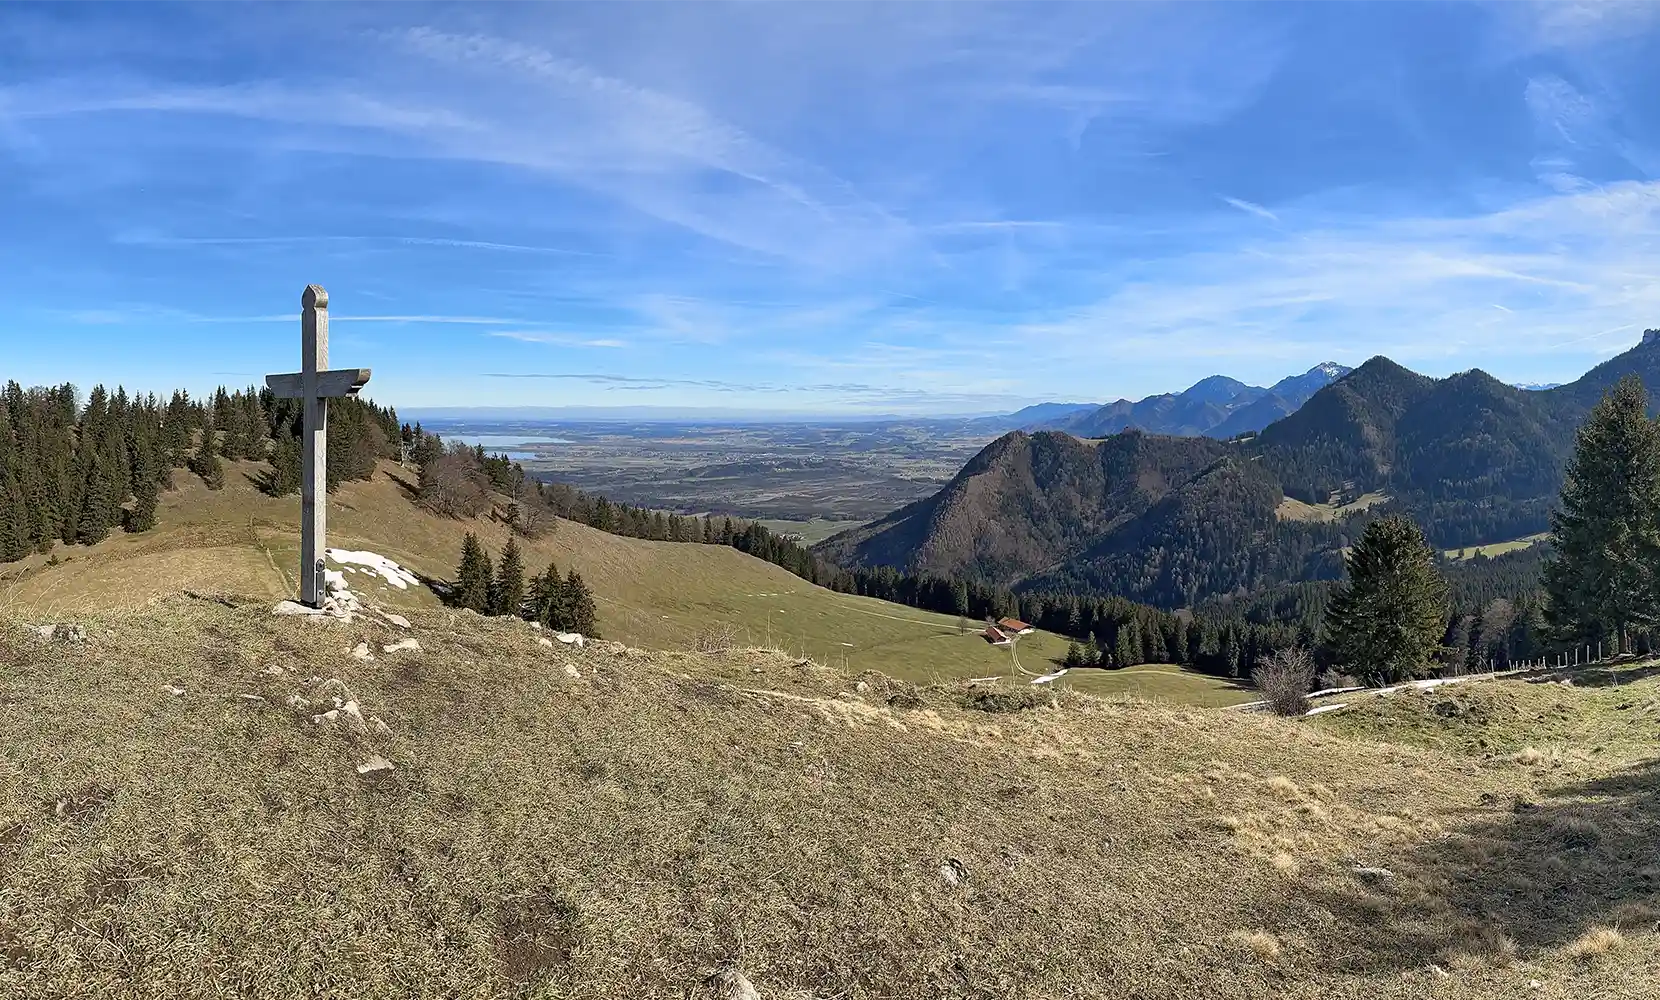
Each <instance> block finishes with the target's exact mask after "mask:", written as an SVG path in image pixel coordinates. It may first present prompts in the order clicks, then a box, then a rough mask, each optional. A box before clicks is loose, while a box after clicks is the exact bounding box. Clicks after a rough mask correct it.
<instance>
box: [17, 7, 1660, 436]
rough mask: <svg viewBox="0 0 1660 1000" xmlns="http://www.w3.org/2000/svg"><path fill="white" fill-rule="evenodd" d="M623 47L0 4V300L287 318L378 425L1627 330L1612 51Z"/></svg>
mask: <svg viewBox="0 0 1660 1000" xmlns="http://www.w3.org/2000/svg"><path fill="white" fill-rule="evenodd" d="M633 10H634V9H633V8H626V7H608V6H592V7H590V6H578V5H560V6H549V7H530V6H518V7H513V6H502V7H473V8H467V9H466V11H465V13H463V12H461V11H460V10H459V9H449V8H419V9H415V8H400V7H370V8H362V9H359V10H358V11H356V12H355V13H354V14H353V15H352V16H351V18H350V23H351V31H350V33H347V32H344V31H342V32H334V31H330V30H322V31H319V30H318V29H317V27H316V25H315V24H313V23H312V21H311V19H310V18H309V17H308V16H306V15H305V14H304V13H302V12H297V11H294V10H292V9H289V8H281V7H274V6H273V7H247V8H241V9H239V11H238V13H237V16H235V17H231V16H226V15H219V14H217V13H216V12H215V11H214V9H212V8H198V9H192V10H191V11H190V12H189V13H188V14H180V15H179V16H178V18H176V19H173V20H167V19H165V18H162V19H159V20H155V21H153V22H152V21H151V20H150V19H151V18H160V15H153V14H151V13H149V12H147V11H145V10H143V9H140V8H132V9H130V10H129V9H128V8H117V9H110V10H104V11H99V12H97V13H95V14H92V15H88V17H87V18H86V20H87V22H88V23H87V25H86V27H87V28H88V30H87V31H85V32H82V31H80V30H79V29H80V27H81V26H82V25H81V24H80V23H79V22H78V21H76V19H74V18H70V17H68V15H66V14H65V15H60V14H58V13H57V12H56V9H55V8H49V7H48V8H31V9H30V11H29V13H28V14H27V16H21V15H16V14H13V13H12V12H11V9H8V8H0V40H4V41H5V42H7V46H8V47H7V51H8V52H11V53H13V55H14V59H13V60H12V61H11V62H9V63H8V64H7V67H6V69H5V70H4V71H0V170H5V171H7V176H8V181H10V180H12V179H13V178H15V179H16V183H15V184H13V183H8V184H7V185H5V186H3V187H0V217H4V218H7V220H8V222H14V221H15V222H16V225H15V226H8V227H6V232H0V301H10V302H12V303H13V305H12V306H11V308H12V310H13V311H14V312H17V313H18V314H25V313H26V314H27V315H28V317H29V318H30V320H31V321H34V320H35V319H36V318H39V319H41V320H42V322H43V323H45V324H46V325H47V326H49V327H50V330H49V331H48V334H47V336H45V337H43V338H42V339H43V341H45V340H50V339H51V338H52V337H54V336H56V337H64V336H68V337H72V338H75V340H76V342H77V343H84V344H101V345H105V346H109V345H119V344H121V343H125V342H140V341H142V339H143V337H144V336H150V337H152V338H153V337H154V336H162V335H165V336H168V337H172V338H174V339H175V341H177V342H179V343H181V344H184V343H190V344H194V347H192V348H189V349H181V350H180V351H179V352H177V353H178V354H179V355H180V357H181V358H194V357H205V356H208V355H210V354H211V355H214V356H217V353H218V352H224V351H228V350H232V348H230V347H227V346H226V345H229V344H232V343H234V344H236V345H239V346H238V347H237V348H235V349H241V348H240V345H242V344H247V345H250V346H248V347H247V348H246V350H247V352H249V353H254V352H256V351H264V350H269V351H275V350H276V346H275V345H280V346H281V347H282V349H283V350H284V351H285V352H286V351H287V350H288V349H289V344H288V341H287V339H286V338H288V337H290V336H291V334H292V331H291V330H287V329H281V325H282V324H292V323H294V322H295V319H296V314H297V312H298V309H297V304H296V303H295V302H294V298H295V297H296V294H297V292H298V289H299V287H300V286H301V285H302V284H303V283H305V282H308V281H319V282H322V283H324V284H326V285H327V286H328V287H329V288H330V289H331V291H333V292H334V293H335V295H336V297H337V300H336V301H337V305H336V309H337V311H336V312H335V313H334V319H335V321H336V322H337V324H339V326H340V328H341V329H343V330H349V329H351V327H352V326H353V325H354V324H360V325H361V326H362V327H363V328H367V327H368V326H369V325H370V324H379V325H380V326H381V329H380V330H378V331H376V332H377V333H378V334H381V336H380V337H379V341H380V343H378V344H374V345H369V344H367V343H366V344H365V348H366V350H367V349H368V348H370V347H372V348H373V350H372V351H368V353H375V352H381V351H390V346H391V345H393V344H395V345H396V351H395V352H391V353H393V356H394V357H395V358H396V365H398V366H404V367H405V368H406V369H407V370H408V371H410V372H412V373H413V372H416V371H420V372H424V373H425V375H424V381H419V380H418V378H417V376H415V375H414V374H411V375H409V376H407V377H408V378H410V379H411V381H409V382H406V383H399V382H398V381H396V380H397V379H398V378H401V377H405V376H402V375H400V374H399V371H398V368H397V367H393V368H386V367H384V366H382V365H377V368H376V370H377V386H376V388H377V389H380V388H381V387H382V386H383V385H384V386H386V389H385V391H388V392H394V391H396V392H405V391H413V392H424V393H427V394H429V395H427V396H426V397H425V398H423V397H422V396H419V395H417V396H416V397H415V398H414V399H413V400H412V401H414V402H436V401H437V400H439V399H444V400H446V401H450V402H463V401H465V400H463V399H460V398H457V397H458V396H459V395H460V394H465V393H475V394H487V395H489V396H490V397H491V398H496V397H497V396H498V395H499V394H501V393H503V392H516V393H521V394H527V393H533V392H535V391H536V390H535V385H536V384H537V383H536V381H535V380H534V379H526V380H520V381H514V380H511V379H507V378H505V377H496V376H492V377H491V378H490V379H489V380H488V381H487V384H486V385H485V386H484V387H483V388H481V387H480V386H481V384H483V383H481V382H480V381H478V379H479V378H480V377H477V376H467V377H462V376H456V375H455V374H454V373H456V372H461V371H467V372H471V371H480V370H488V371H491V372H494V373H497V375H498V376H506V375H508V374H510V373H512V372H514V371H525V372H530V373H536V372H542V371H545V369H546V366H547V365H549V364H550V363H551V362H550V359H556V358H558V357H559V356H560V355H559V354H558V353H557V352H559V351H564V350H568V351H571V352H573V353H574V352H579V351H580V352H588V351H598V352H606V351H609V352H615V353H612V354H609V355H588V354H583V355H580V356H582V357H585V358H587V357H594V356H605V357H609V358H610V359H612V360H613V361H626V362H627V364H626V365H618V366H615V370H614V371H612V372H610V373H606V372H590V374H596V375H598V374H610V375H612V376H615V377H616V378H629V377H633V378H637V379H639V381H633V382H629V381H615V380H604V379H601V380H587V381H572V380H571V379H568V378H566V379H564V386H563V387H562V388H561V392H562V393H564V392H567V391H568V392H569V393H572V394H575V393H587V394H590V395H592V396H594V397H596V398H604V393H606V392H610V391H613V390H616V391H626V392H628V393H632V394H636V395H637V394H642V393H645V394H652V395H655V396H660V397H662V398H665V399H675V400H681V399H694V398H696V397H698V396H699V394H702V393H719V394H720V396H721V398H722V400H723V401H727V400H728V399H729V397H739V396H744V395H745V394H749V395H750V396H751V397H752V398H753V399H754V400H758V401H760V402H763V403H768V405H776V401H777V400H778V399H779V397H781V396H783V395H785V394H786V393H788V392H795V393H809V392H814V393H818V394H820V396H821V397H822V399H823V400H825V401H832V402H834V401H840V402H844V403H846V404H847V405H849V406H854V405H865V403H864V402H862V401H867V400H869V399H873V398H876V397H874V396H871V395H868V394H861V393H862V392H863V390H858V391H855V390H853V389H851V388H848V387H855V386H862V387H866V388H867V389H871V390H873V391H874V390H881V392H882V393H884V394H885V395H882V396H881V397H880V398H881V399H882V400H884V401H885V403H884V404H883V405H886V403H887V402H893V401H896V400H898V401H903V400H904V399H914V400H916V401H917V402H916V405H917V408H918V409H925V408H926V407H928V406H936V405H943V404H942V403H941V402H940V401H941V400H944V399H954V400H968V399H971V398H974V399H986V398H997V399H1016V400H1020V401H1029V400H1034V399H1040V398H1044V397H1057V396H1064V397H1067V398H1096V397H1098V398H1109V397H1112V396H1120V395H1123V396H1134V395H1140V394H1145V393H1147V392H1151V391H1157V390H1163V389H1169V388H1173V387H1176V386H1179V385H1181V384H1185V383H1188V382H1191V381H1193V380H1195V379H1196V378H1197V377H1199V376H1202V375H1205V374H1210V373H1212V372H1213V371H1216V370H1223V371H1225V372H1227V373H1229V374H1234V375H1237V376H1240V377H1244V378H1247V379H1253V380H1258V381H1262V380H1267V379H1272V378H1277V377H1279V376H1280V375H1283V374H1285V371H1286V370H1288V369H1291V368H1306V367H1307V366H1308V365H1310V364H1312V363H1314V362H1316V361H1321V360H1326V359H1328V358H1330V359H1334V360H1340V361H1346V362H1351V363H1352V362H1354V361H1356V360H1361V359H1363V358H1364V357H1366V356H1369V355H1370V354H1374V353H1380V352H1381V353H1389V354H1392V355H1395V356H1397V359H1398V360H1401V361H1403V362H1405V363H1408V364H1416V365H1418V366H1420V367H1424V368H1428V369H1431V370H1450V369H1452V368H1455V367H1469V366H1471V365H1482V366H1485V367H1489V368H1492V369H1494V370H1495V373H1496V374H1501V375H1505V376H1507V377H1510V376H1514V377H1515V378H1517V379H1529V380H1541V381H1543V380H1559V379H1560V378H1561V377H1563V376H1570V375H1571V374H1572V369H1573V366H1580V367H1583V366H1584V364H1585V363H1587V362H1588V361H1590V360H1594V359H1595V358H1596V357H1597V356H1599V355H1600V354H1603V353H1606V352H1607V351H1608V350H1611V349H1613V348H1614V347H1616V346H1618V345H1619V344H1621V343H1624V342H1625V341H1626V340H1628V339H1629V333H1630V330H1631V327H1632V325H1633V324H1638V325H1639V326H1640V324H1641V323H1642V322H1643V318H1644V316H1645V314H1646V313H1649V312H1655V313H1656V314H1657V315H1660V303H1657V302H1656V301H1655V299H1654V295H1653V293H1652V292H1650V291H1649V288H1650V287H1651V285H1652V282H1651V280H1650V279H1649V278H1648V277H1647V276H1648V275H1652V273H1654V272H1655V270H1656V269H1657V268H1660V259H1657V258H1656V254H1655V252H1654V251H1653V250H1652V249H1651V248H1652V247H1654V246H1657V245H1660V239H1657V236H1660V234H1657V233H1656V232H1655V229H1656V212H1655V208H1654V204H1653V202H1654V196H1655V192H1654V188H1653V186H1652V182H1651V181H1650V180H1649V178H1651V177H1654V176H1660V159H1657V158H1656V157H1654V156H1653V155H1651V154H1649V153H1648V152H1647V150H1649V149H1653V148H1655V146H1654V133H1655V132H1657V131H1660V122H1657V121H1656V120H1655V119H1654V116H1653V115H1652V114H1651V113H1649V112H1648V111H1647V110H1646V105H1645V104H1644V103H1643V102H1642V100H1640V98H1642V97H1643V96H1644V95H1646V94H1647V93H1650V92H1655V91H1656V89H1657V88H1660V78H1657V77H1660V74H1657V73H1656V72H1655V71H1654V70H1653V69H1652V67H1656V66H1660V59H1656V58H1654V56H1655V55H1656V54H1657V50H1656V45H1655V38H1654V27H1653V26H1652V25H1649V24H1648V22H1647V21H1646V20H1645V18H1649V17H1651V16H1652V15H1651V14H1649V13H1646V12H1645V11H1643V10H1639V9H1636V8H1621V9H1619V10H1615V9H1614V8H1613V7H1612V6H1608V5H1601V4H1598V5H1592V6H1590V7H1586V6H1583V5H1561V4H1559V5H1531V6H1529V5H1523V4H1507V5H1497V6H1479V5H1478V6H1473V7H1459V8H1457V11H1458V13H1449V12H1447V11H1450V10H1452V8H1448V9H1446V10H1443V9H1441V8H1430V7H1427V6H1426V7H1418V6H1410V5H1400V6H1396V7H1377V8H1366V11H1367V13H1366V14H1365V16H1366V17H1371V18H1376V19H1377V20H1378V22H1379V23H1387V24H1388V25H1389V27H1390V30H1387V31H1380V30H1375V29H1376V27H1377V25H1372V26H1371V27H1368V28H1366V30H1357V27H1356V25H1355V24H1354V23H1351V22H1350V21H1349V20H1348V19H1349V18H1351V17H1358V16H1361V15H1360V14H1359V13H1358V11H1359V10H1360V9H1359V8H1350V7H1348V6H1346V5H1322V6H1317V7H1308V8H1298V9H1296V12H1295V14H1293V13H1291V12H1290V11H1291V10H1292V9H1291V8H1283V7H1271V6H1270V7H1246V6H1244V5H1217V6H1209V5H1199V4H1184V5H1129V4H1120V5H1109V6H1089V5H1083V4H1067V5H1044V6H1039V5H1017V4H995V3H992V4H973V5H852V4H824V5H729V6H718V7H712V6H699V7H695V8H690V7H688V8H683V7H679V6H674V5H665V6H662V7H658V8H653V16H652V17H651V18H640V17H638V16H637V15H636V14H635V13H633ZM1459 18H1464V19H1465V20H1458V19H1459ZM117 22H119V23H117ZM1472 24H1476V25H1477V27H1478V29H1479V30H1477V31H1476V32H1474V34H1477V35H1482V36H1483V37H1484V38H1485V37H1486V36H1487V35H1491V36H1492V38H1491V39H1489V40H1488V41H1490V42H1491V44H1490V45H1488V42H1480V43H1478V42H1475V41H1471V40H1470V38H1469V36H1470V35H1471V34H1472V33H1471V32H1469V31H1468V30H1466V29H1468V28H1469V27H1470V26H1471V25H1472ZM1552 32H1554V33H1555V37H1554V38H1551V39H1546V36H1549V35H1550V34H1551V33H1552ZM1426 34H1428V35H1434V36H1435V37H1439V38H1444V39H1445V40H1446V46H1445V49H1444V51H1443V50H1437V58H1438V59H1441V58H1445V59H1447V60H1451V62H1452V64H1453V65H1454V66H1455V67H1456V71H1454V72H1450V73H1449V72H1444V71H1443V70H1442V69H1440V68H1437V67H1431V66H1430V65H1429V64H1428V63H1427V62H1426V61H1425V59H1424V57H1423V53H1422V52H1421V51H1420V50H1419V49H1418V48H1414V47H1412V46H1408V45H1406V44H1405V43H1404V42H1401V41H1400V39H1406V38H1414V37H1423V36H1425V35H1426ZM302 37H303V38H305V39H306V45H305V46H303V47H298V46H293V45H290V44H289V42H290V41H291V40H294V39H299V38H302ZM77 39H84V40H81V41H77ZM1547 41H1548V44H1547ZM1484 45H1487V46H1488V50H1484V49H1483V46H1484ZM205 51H211V52H214V53H216V54H217V56H216V59H215V60H214V61H213V62H212V64H211V65H207V64H203V63H200V62H199V61H194V60H195V54H196V53H200V52H205ZM1495 53H1496V54H1495ZM1222 54H1225V55H1222ZM1523 60H1525V62H1524V61H1523ZM342 65H349V66H350V67H351V72H350V73H349V74H342V73H341V72H340V69H339V67H340V66H342ZM191 67H195V68H194V69H191ZM1645 74H1648V75H1645ZM1357 81H1360V82H1359V83H1357ZM1378 81H1383V82H1382V83H1378ZM1374 84H1376V85H1375V86H1374ZM1385 90H1386V91H1387V93H1382V91H1385ZM1357 91H1365V93H1363V94H1360V96H1359V97H1356V93H1357ZM1246 194H1248V195H1249V196H1250V198H1249V199H1247V198H1244V197H1241V195H1246ZM308 229H315V230H316V231H317V233H318V235H308V234H307V232H306V231H307V230H308ZM14 232H24V233H27V234H28V237H27V239H20V238H17V237H15V236H12V235H10V234H11V233H14ZM277 284H280V285H282V286H283V287H282V288H281V290H280V291H277V290H273V287H272V286H274V285H277ZM43 303H52V305H43ZM65 303H73V304H74V305H73V307H65V306H63V304H65ZM150 303H171V304H173V305H169V306H155V305H151V304H150ZM179 304H182V305H183V308H180V307H179ZM354 309H355V310H357V311H358V312H360V313H361V315H356V316H354V315H352V312H351V310H354ZM1648 322H1649V324H1650V325H1653V322H1654V320H1652V319H1650V320H1648ZM251 324H259V325H261V326H249V328H248V329H246V330H240V329H237V327H240V326H243V325H251ZM123 328H129V329H123ZM267 330H269V332H270V335H269V338H268V337H267V336H266V331H267ZM227 334H231V336H227ZM362 334H363V330H362V329H360V334H359V335H360V336H361V335H362ZM267 345H270V346H267ZM80 353H81V354H82V355H84V357H85V364H86V365H87V366H88V367H91V366H93V365H94V364H95V363H100V362H102V360H103V358H104V357H105V355H106V354H107V353H110V352H106V351H100V350H97V349H92V350H88V351H84V352H80ZM373 360H374V359H372V358H371V359H370V361H373ZM77 363H80V362H79V360H78V361H77ZM111 363H113V362H111ZM177 363H178V364H179V365H181V366H184V365H186V364H188V363H194V362H186V361H179V362H177ZM230 367H239V368H252V367H257V364H256V362H255V361H253V360H247V361H245V362H236V361H234V360H232V359H229V358H227V359H226V361H225V362H222V363H220V364H217V365H216V366H215V367H214V370H219V369H221V368H230ZM582 367H583V368H585V369H588V368H592V367H598V366H597V364H596V363H595V362H592V361H584V362H583V363H582ZM635 369H640V370H635ZM1562 369H1566V370H1562ZM383 371H384V372H385V376H384V377H385V379H386V381H385V382H382V381H381V379H382V377H383V376H382V374H381V373H382V372H383ZM671 371H672V372H674V373H675V374H674V375H673V376H668V375H667V374H666V373H669V372H671ZM653 372H657V373H664V374H665V378H663V379H651V378H648V377H647V376H649V375H650V374H651V373H653ZM561 377H562V378H563V376H561ZM469 378H471V379H474V381H470V382H469V381H468V379H469ZM416 385H418V386H420V387H421V388H420V389H418V390H417V389H413V388H409V387H412V386H416ZM838 387H840V388H838ZM838 393H839V395H838ZM906 393H912V394H911V395H906ZM919 393H926V394H930V395H921V394H919ZM976 394H978V395H976ZM590 401H592V400H590ZM740 402H741V401H740ZM872 405H874V404H872ZM895 405H897V404H895ZM965 405H966V404H965Z"/></svg>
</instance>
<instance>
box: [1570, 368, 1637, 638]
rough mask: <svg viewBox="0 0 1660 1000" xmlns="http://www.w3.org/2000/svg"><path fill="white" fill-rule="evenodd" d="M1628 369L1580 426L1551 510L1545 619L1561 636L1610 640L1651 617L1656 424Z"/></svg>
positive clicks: (1626, 635)
mask: <svg viewBox="0 0 1660 1000" xmlns="http://www.w3.org/2000/svg"><path fill="white" fill-rule="evenodd" d="M1647 409H1648V394H1647V393H1646V392H1645V391H1644V389H1643V383H1642V380H1641V379H1639V378H1637V377H1636V376H1635V375H1628V376H1626V377H1625V378H1623V379H1621V380H1620V381H1619V383H1618V384H1617V385H1615V386H1614V387H1613V388H1612V389H1610V390H1609V391H1608V393H1607V395H1605V396H1603V398H1602V401H1601V402H1599V403H1598V404H1597V405H1596V406H1595V407H1594V408H1592V410H1591V413H1590V415H1589V416H1588V417H1586V419H1585V423H1584V424H1583V425H1582V426H1581V427H1580V429H1579V434H1578V437H1577V438H1576V440H1575V443H1574V454H1573V458H1572V459H1571V460H1570V461H1569V463H1568V468H1567V473H1566V476H1565V478H1564V480H1563V483H1562V499H1561V503H1560V506H1559V508H1558V509H1557V510H1556V511H1555V512H1553V513H1552V514H1551V544H1552V548H1553V549H1554V552H1553V554H1552V556H1551V557H1550V559H1549V560H1548V561H1547V562H1546V563H1545V569H1544V581H1545V592H1546V594H1547V595H1548V596H1549V603H1548V604H1547V605H1546V611H1545V614H1546V617H1547V620H1548V621H1549V623H1550V627H1551V631H1552V632H1553V633H1554V635H1555V637H1556V639H1557V640H1558V641H1560V642H1565V643H1586V642H1595V641H1598V640H1602V639H1613V640H1615V641H1616V642H1617V643H1618V644H1619V646H1620V648H1621V649H1622V650H1623V649H1628V648H1629V644H1630V632H1631V630H1632V629H1634V628H1635V629H1647V628H1650V627H1652V626H1653V625H1654V624H1655V622H1656V620H1657V618H1660V429H1657V428H1656V426H1655V423H1654V422H1653V421H1652V420H1650V419H1649V418H1648V414H1647Z"/></svg>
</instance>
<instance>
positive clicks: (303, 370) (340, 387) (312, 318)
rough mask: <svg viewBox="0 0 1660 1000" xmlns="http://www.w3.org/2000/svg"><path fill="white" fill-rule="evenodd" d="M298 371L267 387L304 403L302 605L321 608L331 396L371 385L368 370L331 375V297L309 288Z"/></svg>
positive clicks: (268, 380) (303, 299)
mask: <svg viewBox="0 0 1660 1000" xmlns="http://www.w3.org/2000/svg"><path fill="white" fill-rule="evenodd" d="M300 305H301V306H302V307H303V311H302V312H301V314H300V370H299V371H297V372H289V373H287V374H284V375H267V376H265V386H266V388H268V389H270V390H271V391H272V392H273V393H275V394H276V395H277V396H279V397H281V398H284V399H299V400H303V401H304V407H303V415H302V418H301V419H302V430H301V434H300V437H301V441H302V443H303V446H304V448H305V457H304V459H303V460H302V461H303V462H304V467H303V470H302V471H303V476H304V482H303V485H302V488H301V494H300V512H301V513H300V600H301V601H302V602H303V603H305V604H309V605H311V606H312V607H314V608H319V607H322V605H323V598H325V597H327V596H328V591H327V588H325V587H324V585H323V553H324V552H325V551H327V549H326V548H325V546H326V545H327V541H326V539H325V537H324V536H325V535H326V534H327V528H328V489H327V486H328V437H329V410H328V402H329V399H330V398H331V397H343V396H355V395H357V392H358V390H359V389H362V388H363V386H364V385H365V384H366V383H367V382H368V381H369V369H367V368H340V369H336V370H333V371H330V370H329V367H328V365H329V293H328V292H326V291H324V290H323V289H322V287H321V286H320V285H307V286H306V289H305V292H304V294H302V295H301V296H300Z"/></svg>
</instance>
